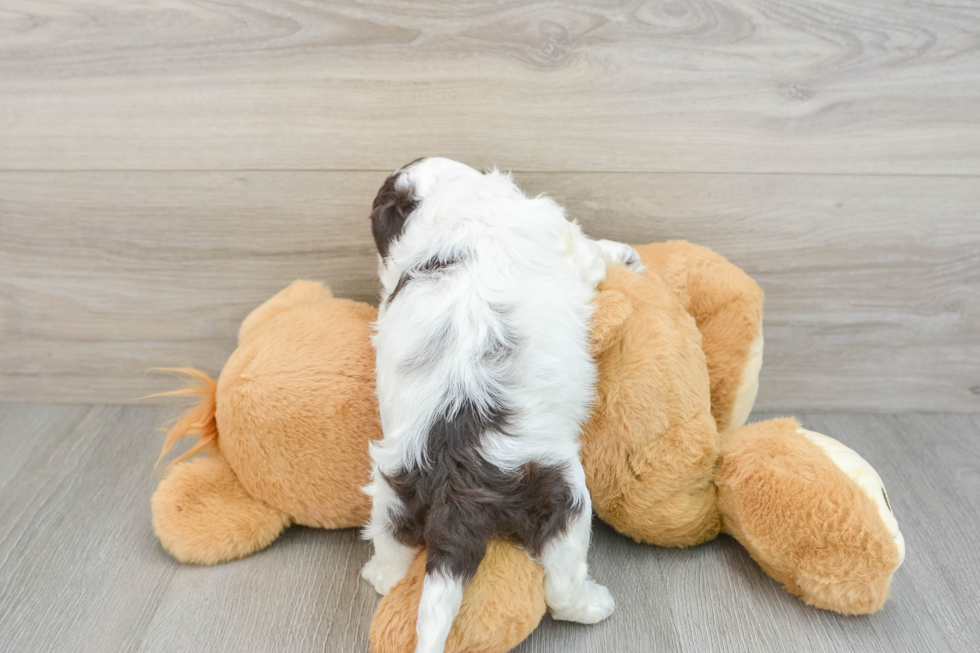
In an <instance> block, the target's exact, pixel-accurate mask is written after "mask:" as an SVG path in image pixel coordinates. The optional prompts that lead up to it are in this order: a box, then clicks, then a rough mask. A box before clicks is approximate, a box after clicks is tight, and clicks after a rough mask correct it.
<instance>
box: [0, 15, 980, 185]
mask: <svg viewBox="0 0 980 653" xmlns="http://www.w3.org/2000/svg"><path fill="white" fill-rule="evenodd" d="M978 34H980V5H978V4H977V3H976V2H972V1H970V0H952V1H950V2H941V1H938V0H910V1H908V2H901V3H896V2H893V1H892V0H867V1H865V2H860V3H854V2H850V1H849V0H788V1H782V0H780V1H776V0H757V1H753V2H734V1H732V0H668V1H662V0H650V1H643V2H621V1H618V0H583V1H581V2H576V3H564V4H562V3H553V2H509V3H503V4H501V3H493V2H466V3H458V2H448V1H437V0H429V1H426V2H411V3H405V2H395V1H392V0H388V1H376V2H355V1H353V0H348V1H344V2H331V3H313V2H305V1H299V2H288V1H286V0H248V1H247V2H234V3H229V2H213V1H208V0H124V1H121V2H88V1H85V2H83V1H74V0H60V1H57V2H41V1H39V0H12V1H8V2H5V3H4V6H3V8H2V9H0V87H2V88H3V93H2V94H0V142H2V143H3V147H0V168H2V169H8V170H24V169H48V170H51V169H58V170H61V169H113V170H134V169H144V170H150V169H152V170H175V169H234V170H239V169H318V170H319V169H329V170H339V169H371V170H387V169H391V168H393V167H395V166H396V165H398V164H399V163H401V162H404V161H409V160H412V159H414V158H415V157H417V156H419V155H421V154H442V155H446V156H451V157H454V158H458V159H462V160H466V161H470V162H473V163H476V164H480V165H483V164H489V163H494V162H495V163H498V164H501V165H503V166H507V167H512V168H514V169H518V170H536V171H546V170H561V171H582V170H591V171H640V172H660V171H702V172H788V171H792V172H820V173H824V172H831V173H840V172H851V173H884V172H890V173H911V174H964V173H969V174H980V129H978V127H980V111H978V110H977V107H978V104H980V40H978Z"/></svg>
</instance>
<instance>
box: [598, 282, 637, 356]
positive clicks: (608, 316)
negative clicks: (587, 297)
mask: <svg viewBox="0 0 980 653" xmlns="http://www.w3.org/2000/svg"><path fill="white" fill-rule="evenodd" d="M592 303H593V304H595V313H593V314H592V347H591V348H590V350H589V353H591V354H592V355H593V356H598V355H599V354H601V353H602V352H604V351H606V350H607V349H608V348H609V347H610V346H612V344H613V343H615V342H617V341H618V340H619V339H620V338H621V337H622V335H623V334H622V332H623V325H625V324H626V318H628V317H629V316H630V315H631V314H632V313H633V304H632V303H631V302H630V300H629V297H627V296H626V295H624V294H623V293H621V292H620V291H618V290H603V291H600V292H599V293H598V294H597V295H596V296H595V297H594V298H593V299H592Z"/></svg>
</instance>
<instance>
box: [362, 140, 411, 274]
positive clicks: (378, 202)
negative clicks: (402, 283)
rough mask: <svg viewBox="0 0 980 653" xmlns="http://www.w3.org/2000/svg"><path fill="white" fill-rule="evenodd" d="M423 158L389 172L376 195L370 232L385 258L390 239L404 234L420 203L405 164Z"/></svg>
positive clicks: (372, 207)
mask: <svg viewBox="0 0 980 653" xmlns="http://www.w3.org/2000/svg"><path fill="white" fill-rule="evenodd" d="M421 160H422V159H415V161H412V163H409V164H408V165H405V166H402V167H401V168H399V169H398V170H396V171H395V172H393V173H391V174H390V175H388V178H387V179H385V183H384V184H382V185H381V188H380V189H379V190H378V194H377V195H375V197H374V203H373V204H372V205H371V233H372V234H373V235H374V242H375V244H376V245H377V246H378V253H379V254H381V256H382V258H387V256H388V248H389V247H390V245H391V242H392V241H393V240H395V239H396V238H398V237H399V236H401V235H402V232H403V231H404V230H405V221H406V220H407V219H408V216H409V214H411V212H412V211H414V210H415V207H417V206H418V200H417V199H415V188H414V186H413V185H412V183H411V182H410V181H409V179H408V178H407V177H405V176H404V173H405V169H406V168H408V167H410V166H412V165H413V164H415V163H418V162H419V161H421Z"/></svg>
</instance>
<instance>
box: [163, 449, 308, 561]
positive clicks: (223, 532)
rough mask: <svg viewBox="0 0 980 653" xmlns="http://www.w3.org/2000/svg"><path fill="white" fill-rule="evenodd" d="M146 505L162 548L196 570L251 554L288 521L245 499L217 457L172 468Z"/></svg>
mask: <svg viewBox="0 0 980 653" xmlns="http://www.w3.org/2000/svg"><path fill="white" fill-rule="evenodd" d="M151 505H152V511H153V529H154V530H155V531H156V534H157V537H159V538H160V543H161V544H163V548H165V549H166V550H167V551H169V552H170V553H171V554H173V556H174V557H175V558H177V559H178V560H179V561H181V562H187V563H195V564H201V565H213V564H217V563H219V562H227V561H228V560H234V559H236V558H242V557H244V556H247V555H249V554H251V553H255V552H256V551H258V550H259V549H262V548H265V547H266V546H268V545H269V544H271V543H272V541H273V540H275V539H276V538H277V537H278V536H279V534H280V533H281V532H282V530H283V528H285V527H286V526H288V525H289V521H290V520H289V517H287V516H286V515H284V514H283V513H281V512H279V511H277V510H274V509H273V508H270V507H269V506H267V505H265V504H264V503H261V502H259V501H257V500H255V499H253V498H252V497H251V496H249V494H248V493H247V492H245V489H244V488H243V487H242V485H241V483H239V482H238V478H236V476H235V473H234V471H232V469H231V467H229V466H228V463H227V462H226V461H225V459H224V457H223V456H221V455H220V454H218V455H212V456H207V457H199V458H194V459H192V460H189V461H187V462H183V463H180V464H178V465H175V466H174V467H173V468H172V469H171V470H170V472H169V473H168V474H167V475H166V476H165V477H164V478H163V480H161V481H160V485H159V486H158V487H157V490H156V492H154V494H153V499H152V502H151Z"/></svg>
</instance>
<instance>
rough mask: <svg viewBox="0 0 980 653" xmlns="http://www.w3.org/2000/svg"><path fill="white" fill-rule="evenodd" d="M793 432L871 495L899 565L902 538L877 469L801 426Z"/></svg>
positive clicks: (903, 539)
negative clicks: (817, 449)
mask: <svg viewBox="0 0 980 653" xmlns="http://www.w3.org/2000/svg"><path fill="white" fill-rule="evenodd" d="M797 433H799V434H800V435H802V436H804V437H805V438H806V439H807V440H809V441H810V442H812V443H814V444H815V445H817V446H818V447H820V448H821V449H823V450H824V452H825V453H826V454H827V456H828V457H829V458H830V459H831V460H832V461H833V462H834V464H835V465H837V466H838V467H839V468H840V469H841V471H842V472H844V473H845V474H846V475H847V476H848V477H849V478H850V479H851V480H853V481H854V482H855V483H857V484H858V486H859V487H860V488H861V489H862V490H863V491H864V493H865V494H867V495H868V497H870V498H871V501H873V502H874V504H875V507H877V508H878V515H879V516H880V517H881V521H882V522H883V523H884V524H885V528H887V529H888V532H889V534H890V535H891V536H892V539H893V540H894V541H895V547H896V548H897V549H898V564H899V566H901V564H902V562H904V560H905V538H904V537H902V532H901V531H900V530H899V529H898V521H897V520H896V519H895V514H894V512H893V511H892V507H891V504H890V503H889V501H888V493H887V492H885V484H884V482H883V481H882V480H881V477H880V476H879V475H878V472H876V471H875V469H874V467H872V466H871V464H870V463H869V462H868V461H867V460H865V459H864V458H862V457H861V456H860V455H858V453H857V452H856V451H854V450H853V449H851V448H849V447H846V446H844V445H843V444H841V443H840V442H838V441H837V440H835V439H833V438H831V437H828V436H826V435H824V434H822V433H816V432H814V431H808V430H806V429H802V428H800V429H797Z"/></svg>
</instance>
